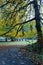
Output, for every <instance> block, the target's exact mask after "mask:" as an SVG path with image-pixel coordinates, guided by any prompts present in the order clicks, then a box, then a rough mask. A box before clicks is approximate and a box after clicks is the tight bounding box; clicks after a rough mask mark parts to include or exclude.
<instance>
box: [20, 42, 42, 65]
mask: <svg viewBox="0 0 43 65" xmlns="http://www.w3.org/2000/svg"><path fill="white" fill-rule="evenodd" d="M20 51H21V52H22V53H23V54H24V56H26V57H27V58H29V59H31V60H32V62H33V63H34V64H35V65H43V48H42V49H41V48H40V45H39V44H37V43H35V44H33V45H27V46H25V47H22V48H21V49H20Z"/></svg>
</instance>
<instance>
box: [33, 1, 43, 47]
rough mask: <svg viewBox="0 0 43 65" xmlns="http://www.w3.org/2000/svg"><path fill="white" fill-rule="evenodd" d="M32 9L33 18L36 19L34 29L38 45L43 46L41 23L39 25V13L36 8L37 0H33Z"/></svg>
mask: <svg viewBox="0 0 43 65" xmlns="http://www.w3.org/2000/svg"><path fill="white" fill-rule="evenodd" d="M34 9H35V19H36V29H37V34H38V43H39V44H40V47H41V48H42V47H43V36H42V31H41V25H40V22H41V20H40V13H39V9H38V4H37V0H34Z"/></svg>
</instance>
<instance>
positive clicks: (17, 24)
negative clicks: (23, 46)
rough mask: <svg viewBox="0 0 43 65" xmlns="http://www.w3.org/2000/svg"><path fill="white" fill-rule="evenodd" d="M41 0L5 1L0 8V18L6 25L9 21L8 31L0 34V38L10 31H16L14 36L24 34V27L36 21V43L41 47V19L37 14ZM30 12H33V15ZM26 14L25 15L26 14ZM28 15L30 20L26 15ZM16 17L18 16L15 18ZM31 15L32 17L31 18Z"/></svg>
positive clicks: (42, 37)
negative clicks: (19, 33)
mask: <svg viewBox="0 0 43 65" xmlns="http://www.w3.org/2000/svg"><path fill="white" fill-rule="evenodd" d="M38 2H41V0H21V1H20V0H5V2H4V4H2V5H1V6H0V9H1V13H2V14H3V15H2V17H3V18H4V20H5V22H6V21H7V24H8V23H9V21H10V23H11V24H10V25H9V29H8V30H7V31H6V32H4V33H3V34H0V35H1V36H3V35H7V34H8V33H9V32H11V30H13V29H14V30H15V29H16V34H15V36H17V35H18V32H20V31H22V34H23V35H24V34H25V30H24V25H25V24H27V23H28V22H31V21H32V20H36V29H37V34H38V43H39V44H40V46H41V47H43V40H42V39H43V36H42V30H41V25H40V22H41V19H42V18H41V17H40V12H39V6H40V5H41V4H39V6H38ZM31 12H34V14H33V13H32V14H31ZM26 13H27V14H26ZM29 13H30V18H29V17H28V14H29ZM17 15H18V16H17ZM31 15H32V17H31Z"/></svg>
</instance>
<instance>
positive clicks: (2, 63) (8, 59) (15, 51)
mask: <svg viewBox="0 0 43 65" xmlns="http://www.w3.org/2000/svg"><path fill="white" fill-rule="evenodd" d="M0 65H34V64H33V63H32V62H31V60H29V59H27V58H26V57H24V55H22V53H21V52H20V51H19V48H17V47H8V48H6V49H3V50H0Z"/></svg>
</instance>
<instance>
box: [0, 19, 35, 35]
mask: <svg viewBox="0 0 43 65" xmlns="http://www.w3.org/2000/svg"><path fill="white" fill-rule="evenodd" d="M32 20H35V18H33V19H31V20H28V21H25V22H22V23H18V24H15V25H14V26H13V27H11V28H10V29H9V30H8V31H7V32H5V33H3V34H1V35H0V36H3V35H6V34H7V33H9V32H10V31H11V30H12V29H14V28H15V27H16V26H17V25H22V24H26V23H28V22H31V21H32Z"/></svg>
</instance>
